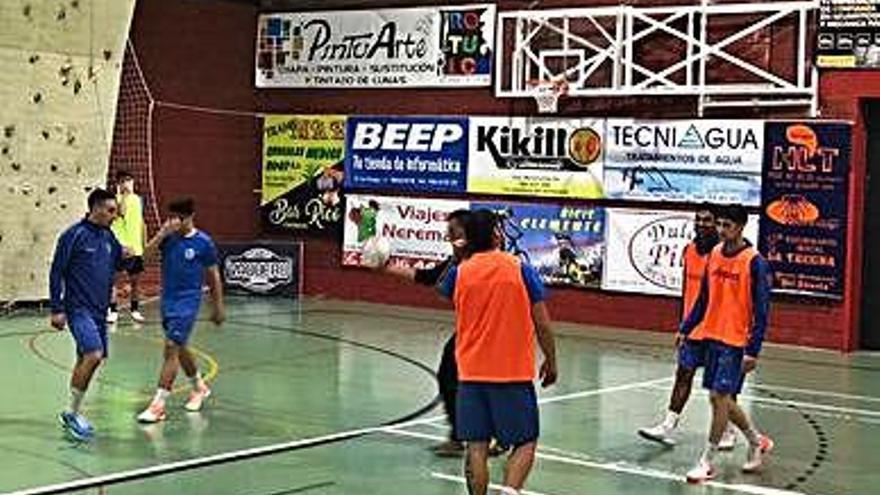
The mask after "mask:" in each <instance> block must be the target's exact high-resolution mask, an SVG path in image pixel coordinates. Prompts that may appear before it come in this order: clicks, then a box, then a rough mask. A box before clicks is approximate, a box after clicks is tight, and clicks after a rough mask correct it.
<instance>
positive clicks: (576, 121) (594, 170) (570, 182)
mask: <svg viewBox="0 0 880 495" xmlns="http://www.w3.org/2000/svg"><path fill="white" fill-rule="evenodd" d="M604 134H605V121H604V120H602V119H580V118H564V119H563V118H552V117H551V118H547V117H471V119H470V143H469V146H470V156H469V163H468V184H467V190H468V192H470V193H483V194H492V195H517V196H546V197H560V198H579V199H595V198H602V197H603V192H602V162H603V158H604V157H603V143H602V139H603V136H604Z"/></svg>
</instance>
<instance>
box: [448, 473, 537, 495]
mask: <svg viewBox="0 0 880 495" xmlns="http://www.w3.org/2000/svg"><path fill="white" fill-rule="evenodd" d="M431 477H432V478H435V479H438V480H444V481H452V482H454V483H458V484H459V485H466V484H467V481H465V479H464V478H462V477H461V476H455V475H452V474H446V473H439V472H437V471H431ZM489 488H491V489H493V490H501V485H496V484H495V483H489ZM520 493H521V494H522V495H550V494H549V493H543V492H536V491H532V490H520Z"/></svg>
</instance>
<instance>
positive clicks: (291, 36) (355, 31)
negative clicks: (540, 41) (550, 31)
mask: <svg viewBox="0 0 880 495" xmlns="http://www.w3.org/2000/svg"><path fill="white" fill-rule="evenodd" d="M258 23H259V25H258V39H257V60H256V85H257V87H259V88H322V87H323V88H331V87H332V88H383V87H462V86H489V85H490V83H491V80H492V61H493V58H494V56H495V54H494V43H495V6H494V5H492V4H480V5H461V6H458V5H457V6H450V7H424V8H409V9H375V10H350V11H332V12H308V13H277V14H263V15H261V16H260V17H259V20H258Z"/></svg>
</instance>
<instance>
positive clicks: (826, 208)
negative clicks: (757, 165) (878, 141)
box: [759, 122, 852, 298]
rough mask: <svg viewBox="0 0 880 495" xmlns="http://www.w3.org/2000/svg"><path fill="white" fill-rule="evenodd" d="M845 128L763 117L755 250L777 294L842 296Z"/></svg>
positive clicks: (847, 142) (848, 138)
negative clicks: (759, 214) (767, 264)
mask: <svg viewBox="0 0 880 495" xmlns="http://www.w3.org/2000/svg"><path fill="white" fill-rule="evenodd" d="M851 134H852V126H851V125H850V124H848V123H829V122H767V124H766V139H767V144H766V147H765V149H764V178H763V189H762V193H761V195H762V201H761V204H762V210H763V211H762V217H763V218H762V222H761V235H760V238H761V242H760V243H759V247H760V250H761V253H762V254H763V255H764V256H766V257H767V260H768V261H769V262H770V266H771V267H772V269H773V288H774V290H775V291H777V292H788V293H795V294H809V295H814V296H825V297H832V298H842V297H843V289H844V280H843V277H844V267H845V263H846V229H847V221H848V219H847V199H848V190H849V188H848V180H847V178H848V176H849V160H850V142H851Z"/></svg>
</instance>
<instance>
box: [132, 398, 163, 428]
mask: <svg viewBox="0 0 880 495" xmlns="http://www.w3.org/2000/svg"><path fill="white" fill-rule="evenodd" d="M164 419H165V404H160V403H158V402H153V403H151V404H150V406H149V407H147V408H146V409H144V410H143V411H142V412H141V413H140V414H138V416H137V420H138V421H139V422H141V423H158V422H159V421H162V420H164Z"/></svg>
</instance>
